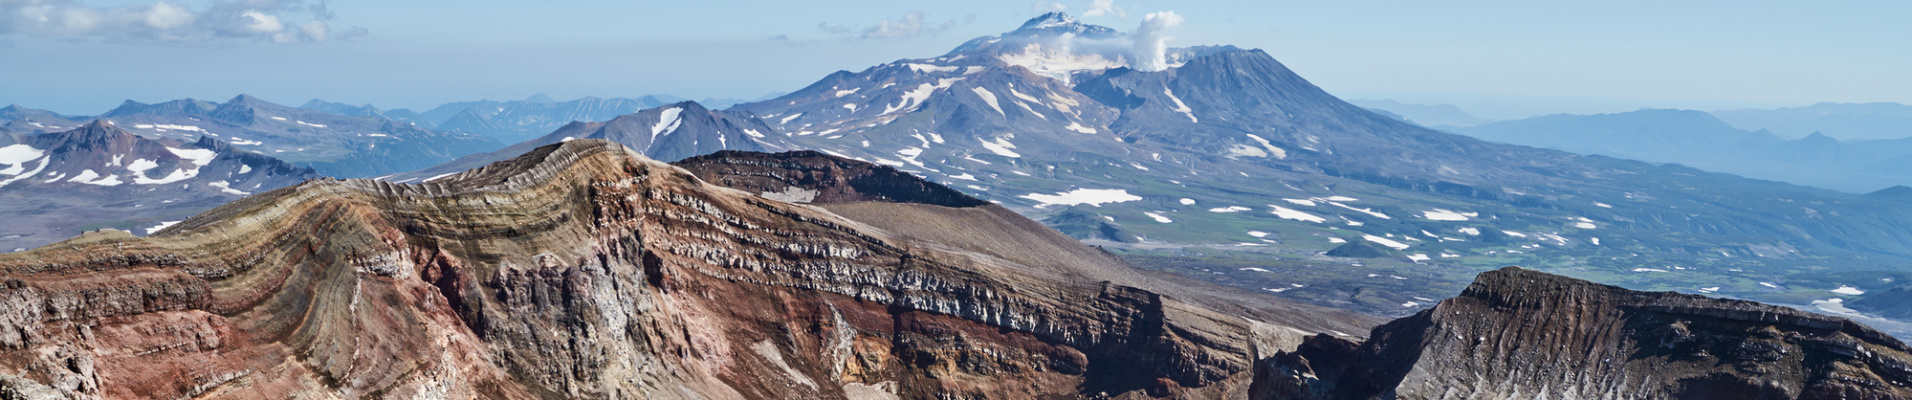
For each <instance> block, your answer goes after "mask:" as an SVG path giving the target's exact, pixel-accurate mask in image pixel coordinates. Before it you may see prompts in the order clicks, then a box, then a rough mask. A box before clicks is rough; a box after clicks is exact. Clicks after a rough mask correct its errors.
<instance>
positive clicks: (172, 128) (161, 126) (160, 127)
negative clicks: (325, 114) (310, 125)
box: [133, 124, 325, 132]
mask: <svg viewBox="0 0 1912 400" xmlns="http://www.w3.org/2000/svg"><path fill="white" fill-rule="evenodd" d="M133 127H134V128H138V129H152V130H156V131H160V132H165V131H192V132H205V131H206V130H205V129H201V128H199V127H197V126H192V125H168V124H150V125H149V124H133ZM319 127H320V128H324V127H325V125H319Z"/></svg>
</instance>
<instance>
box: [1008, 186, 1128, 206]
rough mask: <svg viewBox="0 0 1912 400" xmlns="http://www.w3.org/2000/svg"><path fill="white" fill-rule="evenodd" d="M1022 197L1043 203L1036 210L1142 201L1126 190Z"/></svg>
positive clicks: (1092, 190) (1083, 191)
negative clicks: (1052, 207)
mask: <svg viewBox="0 0 1912 400" xmlns="http://www.w3.org/2000/svg"><path fill="white" fill-rule="evenodd" d="M1021 197H1022V198H1025V199H1030V200H1035V201H1036V202H1038V203H1042V204H1037V205H1036V208H1043V207H1048V206H1069V205H1077V204H1088V205H1091V206H1096V207H1101V206H1102V205H1103V204H1110V203H1124V202H1130V201H1138V200H1142V197H1141V196H1136V195H1132V194H1129V191H1128V190H1126V189H1076V190H1071V191H1067V192H1062V193H1056V194H1041V193H1030V194H1026V195H1022V196H1021Z"/></svg>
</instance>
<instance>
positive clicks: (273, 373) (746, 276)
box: [0, 139, 1379, 399]
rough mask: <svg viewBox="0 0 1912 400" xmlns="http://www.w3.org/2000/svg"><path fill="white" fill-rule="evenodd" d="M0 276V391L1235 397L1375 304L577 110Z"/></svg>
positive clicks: (11, 262) (75, 249) (876, 175)
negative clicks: (1167, 271)
mask: <svg viewBox="0 0 1912 400" xmlns="http://www.w3.org/2000/svg"><path fill="white" fill-rule="evenodd" d="M839 174H841V175H839ZM725 182H728V183H729V184H734V185H737V188H731V187H723V186H719V185H718V183H725ZM765 193H769V194H773V195H769V196H766V195H763V194H765ZM793 193H819V195H816V196H813V197H809V198H801V197H805V196H790V195H789V194H793ZM822 193H829V194H830V195H828V196H825V195H821V194H822ZM775 194H783V195H781V196H779V195H775ZM0 304H4V306H0V398H47V397H50V398H168V399H170V398H218V399H223V398H244V399H256V398H509V399H531V398H665V399H670V398H686V399H703V398H714V399H745V398H747V399H763V398H791V399H797V398H801V399H814V398H835V399H885V398H1021V399H1037V398H1242V397H1244V396H1246V395H1247V394H1248V390H1249V388H1250V386H1253V384H1254V382H1253V379H1254V376H1255V365H1256V364H1257V361H1258V360H1260V359H1262V358H1264V357H1265V356H1267V355H1271V354H1274V353H1275V352H1276V351H1279V350H1281V349H1293V348H1295V347H1296V346H1299V345H1301V344H1302V341H1303V339H1304V337H1305V336H1306V335H1308V334H1312V333H1317V332H1326V333H1330V334H1336V335H1341V336H1338V337H1342V338H1345V340H1362V338H1360V337H1358V336H1350V335H1358V333H1359V332H1361V331H1363V330H1365V329H1366V328H1367V327H1369V326H1373V325H1374V324H1375V323H1378V322H1379V321H1377V320H1373V319H1371V318H1370V317H1365V316H1361V315H1358V314H1354V313H1350V312H1346V311H1339V310H1333V309H1325V308H1318V307H1313V306H1306V305H1300V304H1294V303H1289V302H1285V301H1282V300H1277V299H1272V298H1268V297H1263V296H1257V295H1254V294H1252V293H1247V292H1238V291H1234V290H1231V289H1226V288H1221V287H1218V286H1214V285H1210V284H1206V283H1199V282H1193V281H1190V280H1186V279H1179V278H1175V277H1173V276H1169V275H1163V274H1158V273H1151V272H1146V271H1142V270H1139V269H1135V268H1133V267H1130V266H1128V265H1127V264H1125V263H1123V262H1122V261H1120V259H1117V258H1115V257H1113V256H1110V255H1108V254H1106V253H1103V252H1101V251H1100V250H1098V249H1095V248H1092V247H1087V246H1084V245H1082V244H1080V243H1078V242H1075V241H1074V240H1072V239H1070V238H1068V237H1066V236H1063V235H1061V234H1059V233H1057V232H1055V231H1053V230H1049V229H1047V228H1043V227H1042V226H1041V225H1040V224H1037V223H1035V222H1033V221H1029V220H1027V219H1024V218H1022V217H1019V216H1017V215H1016V214H1014V213H1012V212H1009V211H1007V210H1004V209H1002V208H1000V207H997V206H995V205H993V204H988V203H985V202H980V201H975V200H974V199H969V198H967V197H966V196H961V195H960V194H955V193H953V192H951V191H949V190H948V189H947V188H942V187H940V186H937V185H934V184H927V183H924V182H921V181H920V180H916V179H915V178H913V177H910V176H908V175H904V174H900V173H897V172H895V171H894V170H891V169H889V168H888V167H877V166H870V165H867V164H860V163H854V162H850V161H846V160H842V159H836V158H833V157H829V156H825V155H821V154H817V153H792V154H781V155H763V154H760V153H720V154H718V155H715V156H710V157H704V158H697V159H693V160H689V161H687V162H686V164H685V167H684V168H680V167H676V166H672V165H669V164H664V163H661V162H657V161H654V160H651V159H648V158H646V157H644V156H642V155H641V154H638V153H636V152H635V150H631V149H629V148H626V147H624V146H620V145H616V144H614V143H611V142H608V141H603V140H594V139H579V140H573V141H568V142H563V143H560V144H554V145H549V146H544V147H540V148H537V149H535V150H533V151H531V152H529V153H526V154H525V155H523V156H520V157H517V158H514V159H510V160H506V161H502V162H499V163H495V164H491V165H489V166H485V167H482V168H478V169H474V170H471V171H467V172H463V173H459V174H456V175H453V176H450V177H447V178H445V179H441V180H436V181H433V182H430V183H424V184H416V185H407V184H394V183H388V182H383V181H375V180H360V179H350V180H335V179H322V180H314V181H309V182H305V183H302V184H299V185H296V186H292V187H287V188H283V189H278V190H273V191H270V192H266V193H261V194H257V195H253V196H250V197H247V198H244V199H241V200H238V201H235V202H233V203H229V204H227V205H225V206H221V207H219V208H216V209H213V210H211V211H208V212H206V213H205V214H201V215H199V216H195V217H193V218H190V219H188V220H186V221H185V222H182V223H180V224H178V225H176V226H174V227H172V228H170V229H167V230H165V231H161V232H159V233H158V234H156V235H154V236H151V237H145V238H139V237H133V236H131V235H126V234H124V233H121V232H118V231H102V232H98V233H91V234H87V235H82V236H80V237H77V238H73V239H70V240H67V241H64V242H61V243H56V244H54V245H50V246H46V247H42V248H38V249H34V250H29V251H26V252H20V253H11V254H5V255H0Z"/></svg>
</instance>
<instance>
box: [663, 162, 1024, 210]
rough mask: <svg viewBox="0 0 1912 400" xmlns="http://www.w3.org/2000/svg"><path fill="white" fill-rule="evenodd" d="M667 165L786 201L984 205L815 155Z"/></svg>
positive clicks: (886, 170) (901, 176)
mask: <svg viewBox="0 0 1912 400" xmlns="http://www.w3.org/2000/svg"><path fill="white" fill-rule="evenodd" d="M672 164H674V165H676V166H678V167H680V168H684V169H687V170H690V171H691V172H692V173H696V174H697V177H698V178H702V179H703V180H704V181H706V182H710V183H715V184H719V185H723V186H728V187H731V188H736V189H743V190H748V191H754V192H757V193H761V194H763V196H765V197H771V198H778V199H790V200H788V201H791V202H801V203H844V202H853V201H885V202H897V203H920V204H934V205H939V206H945V207H975V206H981V205H984V204H989V202H986V201H982V200H978V199H976V198H974V197H969V195H966V194H963V193H962V192H958V191H956V190H954V189H950V188H949V187H946V186H943V185H938V184H934V183H930V182H929V181H925V180H922V179H921V178H917V177H915V176H912V175H910V174H907V173H904V172H902V171H897V170H896V168H891V167H888V166H882V165H874V164H870V163H866V162H862V161H855V160H850V159H845V158H841V157H836V156H831V155H828V154H823V153H818V152H814V151H792V152H784V153H776V154H766V153H757V152H743V151H720V152H717V153H715V154H711V155H707V156H701V157H692V158H688V159H685V160H682V161H678V162H675V163H672ZM792 189H794V190H792Z"/></svg>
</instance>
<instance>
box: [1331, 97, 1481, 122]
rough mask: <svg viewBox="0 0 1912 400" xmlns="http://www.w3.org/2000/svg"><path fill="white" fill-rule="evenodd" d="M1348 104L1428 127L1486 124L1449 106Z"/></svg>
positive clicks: (1358, 101) (1379, 102)
mask: <svg viewBox="0 0 1912 400" xmlns="http://www.w3.org/2000/svg"><path fill="white" fill-rule="evenodd" d="M1348 103H1352V104H1354V105H1357V106H1361V107H1365V108H1367V109H1369V110H1376V111H1377V112H1381V113H1383V114H1384V115H1386V114H1392V115H1393V116H1396V117H1399V118H1401V119H1406V120H1407V121H1408V122H1413V123H1416V124H1420V125H1421V126H1428V127H1465V126H1474V125H1480V124H1483V123H1487V122H1488V121H1484V120H1481V119H1480V118H1476V117H1474V116H1473V115H1472V114H1468V113H1467V112H1466V111H1462V110H1461V108H1460V107H1455V106H1453V105H1449V104H1436V105H1427V104H1407V103H1402V102H1398V101H1394V100H1393V99H1381V100H1361V99H1352V100H1348Z"/></svg>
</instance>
